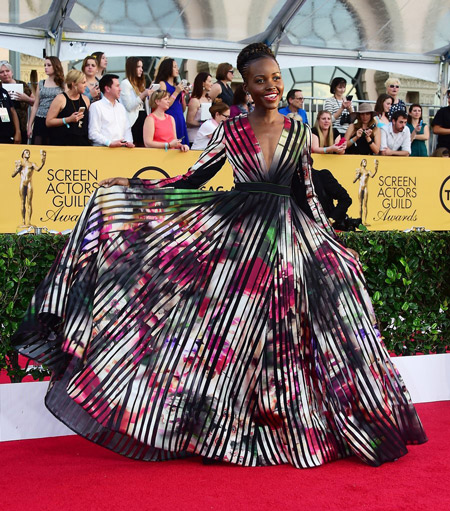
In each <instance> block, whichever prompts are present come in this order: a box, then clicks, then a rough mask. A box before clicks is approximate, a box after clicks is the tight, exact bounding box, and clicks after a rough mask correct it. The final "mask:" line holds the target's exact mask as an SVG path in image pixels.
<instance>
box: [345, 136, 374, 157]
mask: <svg viewBox="0 0 450 511" xmlns="http://www.w3.org/2000/svg"><path fill="white" fill-rule="evenodd" d="M353 140H354V141H355V142H354V143H353V144H352V145H351V146H350V147H347V149H346V150H345V154H366V155H371V154H373V151H372V149H370V144H369V142H367V140H366V137H365V136H364V135H363V136H362V137H361V138H358V139H356V137H353Z"/></svg>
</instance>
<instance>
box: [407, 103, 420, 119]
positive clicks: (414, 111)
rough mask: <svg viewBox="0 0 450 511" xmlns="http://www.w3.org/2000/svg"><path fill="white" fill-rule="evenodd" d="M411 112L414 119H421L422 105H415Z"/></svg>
mask: <svg viewBox="0 0 450 511" xmlns="http://www.w3.org/2000/svg"><path fill="white" fill-rule="evenodd" d="M409 113H410V115H411V117H412V118H413V119H420V118H421V117H422V109H421V108H420V106H415V107H413V108H412V110H411V112H409Z"/></svg>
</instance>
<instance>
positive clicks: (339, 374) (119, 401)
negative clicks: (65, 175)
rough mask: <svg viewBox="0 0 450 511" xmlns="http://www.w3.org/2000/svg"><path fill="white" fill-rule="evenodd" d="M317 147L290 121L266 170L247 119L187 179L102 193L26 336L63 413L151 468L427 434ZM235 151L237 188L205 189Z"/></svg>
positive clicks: (384, 447) (366, 448)
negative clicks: (336, 210) (331, 204)
mask: <svg viewBox="0 0 450 511" xmlns="http://www.w3.org/2000/svg"><path fill="white" fill-rule="evenodd" d="M309 142H310V132H309V128H308V127H307V126H305V125H303V124H301V123H298V122H297V121H294V120H290V119H286V120H285V125H284V128H283V130H282V132H281V135H280V139H279V142H278V145H277V148H276V151H275V154H274V157H273V161H272V162H269V163H267V162H266V161H265V160H264V156H263V154H262V151H261V148H260V146H259V143H258V141H257V139H256V137H255V135H254V133H253V131H252V129H251V126H250V123H249V121H248V118H247V117H246V116H239V117H236V118H234V119H230V120H229V121H227V122H225V123H223V124H221V125H220V126H219V128H218V129H217V130H216V132H215V133H214V135H213V137H212V140H211V143H210V144H209V145H208V147H207V149H206V150H205V151H204V152H203V153H202V154H201V156H200V159H199V161H198V162H197V163H196V164H195V165H194V166H193V167H192V168H191V169H190V170H189V171H188V172H187V174H185V175H183V176H179V177H176V178H169V179H165V180H159V181H158V180H149V181H145V180H144V181H142V182H140V181H132V183H131V185H132V186H131V187H129V188H125V187H120V186H114V187H111V188H99V189H98V190H97V191H96V193H95V194H94V195H93V196H92V198H91V200H90V202H89V204H88V205H87V207H86V208H85V210H84V212H83V214H82V216H81V217H80V220H79V222H78V224H77V226H76V227H75V229H74V231H73V233H72V236H71V237H70V239H69V241H68V243H67V245H66V247H65V249H64V250H63V251H62V253H61V254H60V256H59V258H58V260H57V261H56V262H55V264H54V266H53V268H52V269H51V271H50V273H49V274H48V276H47V278H46V279H45V281H44V282H43V283H42V284H41V286H40V287H39V288H38V289H37V291H36V293H35V296H34V298H33V300H32V303H31V305H30V307H29V310H28V312H27V315H26V317H25V318H24V321H23V323H22V325H21V326H20V328H19V330H18V332H17V334H16V337H15V343H16V347H17V349H18V350H19V351H20V352H21V353H23V354H25V355H27V356H28V357H30V358H33V359H35V360H37V361H39V362H41V363H44V364H47V365H48V366H49V367H50V368H51V369H52V371H53V376H52V380H51V383H50V386H49V391H48V393H47V396H46V405H47V407H48V408H49V409H50V410H51V412H52V413H53V414H54V415H55V416H56V417H58V418H59V419H60V420H61V421H63V422H64V423H65V424H67V425H68V426H69V427H70V428H72V429H73V430H74V431H76V432H77V433H79V434H80V435H82V436H84V437H85V438H87V439H89V440H91V441H94V442H96V443H97V444H99V445H102V446H104V447H107V448H109V449H112V450H113V451H115V452H118V453H120V454H122V455H125V456H128V457H132V458H136V459H141V460H166V459H172V458H179V457H185V456H190V455H201V456H204V457H207V458H212V459H217V460H222V461H228V462H232V463H237V464H241V465H246V466H256V465H275V464H281V463H290V464H292V465H294V466H295V467H315V466H319V465H321V464H324V463H326V462H329V461H332V460H336V459H339V458H342V457H345V456H348V455H351V454H354V455H357V456H358V457H359V458H360V459H361V460H363V461H364V462H366V463H368V464H370V465H373V466H378V465H380V464H381V463H383V462H386V461H392V460H395V459H397V458H398V457H400V456H402V455H404V454H405V453H406V452H407V448H406V444H407V443H422V442H424V441H426V436H425V433H424V431H423V429H422V425H421V423H420V420H419V418H418V416H417V413H416V410H415V408H414V406H413V404H412V403H411V399H410V396H409V394H408V391H407V389H406V388H405V385H404V383H403V381H402V378H401V376H400V375H399V373H398V371H397V370H396V368H395V366H394V365H393V363H392V362H391V360H390V358H389V356H388V354H387V351H386V349H385V347H384V345H383V342H382V340H381V336H380V333H379V331H378V329H377V326H376V320H375V316H374V313H373V308H372V305H371V303H370V299H369V297H368V294H367V291H366V289H365V283H364V277H363V275H362V271H361V267H360V265H359V263H358V261H356V260H355V259H354V258H353V256H352V255H351V253H350V252H349V251H348V250H347V249H346V248H345V247H343V246H342V245H341V244H340V243H339V242H338V241H337V239H336V236H335V234H334V232H333V230H332V229H331V227H330V226H329V225H328V222H327V219H326V217H325V216H324V214H323V211H322V209H321V207H320V205H319V204H318V201H317V198H316V195H315V193H314V189H313V186H312V184H311V179H310V168H309V160H308V156H309ZM226 158H228V159H229V160H230V163H231V165H232V167H233V172H234V179H235V183H236V188H235V189H234V190H232V191H229V192H215V191H202V190H198V189H197V188H198V187H200V186H202V185H203V184H204V183H205V182H206V181H207V180H208V179H210V178H211V177H212V175H214V174H215V173H216V172H217V171H218V170H219V169H220V167H221V166H222V165H223V163H224V161H225V159H226ZM294 182H295V183H296V184H295V186H297V188H298V190H299V191H300V196H301V197H304V201H302V200H295V199H294V198H293V196H292V188H293V186H294ZM298 190H297V191H298ZM297 195H298V194H297Z"/></svg>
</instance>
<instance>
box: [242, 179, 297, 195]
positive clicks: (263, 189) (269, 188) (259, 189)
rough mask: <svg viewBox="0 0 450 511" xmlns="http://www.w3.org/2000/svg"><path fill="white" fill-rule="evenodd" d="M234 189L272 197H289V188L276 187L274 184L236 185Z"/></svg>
mask: <svg viewBox="0 0 450 511" xmlns="http://www.w3.org/2000/svg"><path fill="white" fill-rule="evenodd" d="M235 189H236V190H239V191H240V192H255V193H271V194H272V195H282V196H284V197H289V196H290V195H291V188H290V186H284V185H276V184H274V183H262V182H260V183H256V182H255V183H236V184H235Z"/></svg>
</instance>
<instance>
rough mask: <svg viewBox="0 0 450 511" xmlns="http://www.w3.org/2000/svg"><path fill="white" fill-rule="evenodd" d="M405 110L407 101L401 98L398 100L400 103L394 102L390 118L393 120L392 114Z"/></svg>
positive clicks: (390, 110) (389, 114)
mask: <svg viewBox="0 0 450 511" xmlns="http://www.w3.org/2000/svg"><path fill="white" fill-rule="evenodd" d="M400 111H402V112H405V113H406V105H405V102H404V101H402V100H401V99H399V100H398V103H393V104H392V106H391V108H390V109H389V113H388V117H389V120H390V121H391V120H392V115H393V114H394V113H395V112H400Z"/></svg>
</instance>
